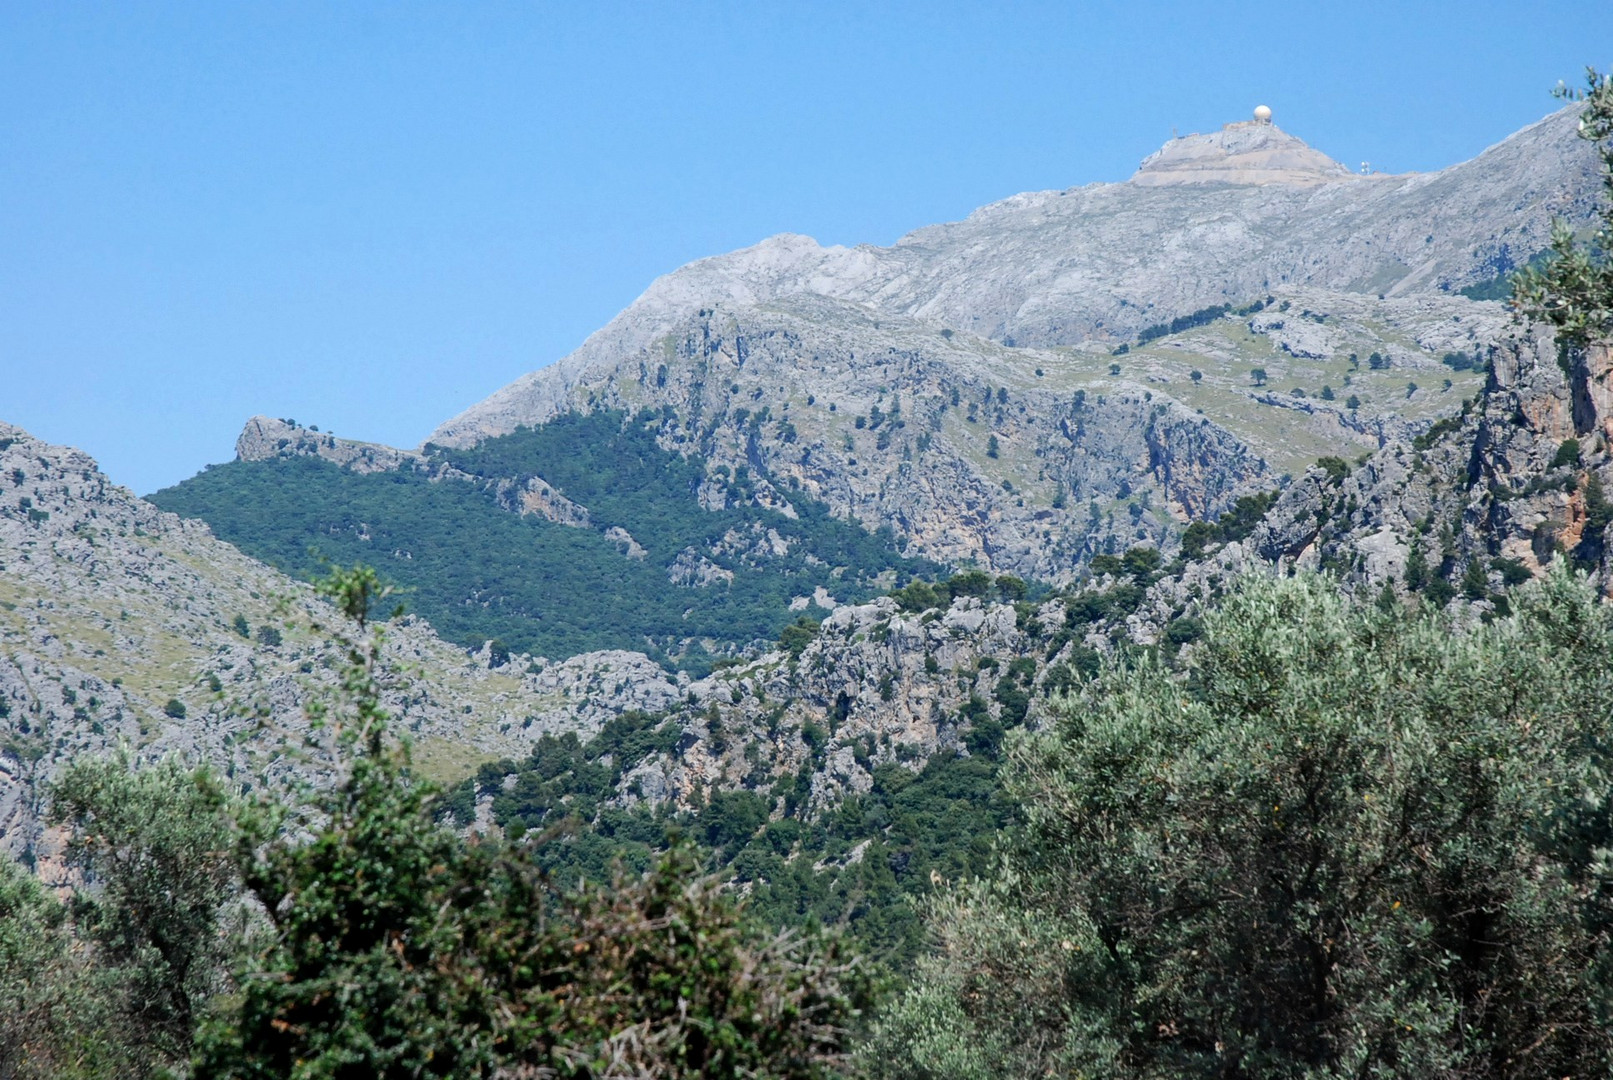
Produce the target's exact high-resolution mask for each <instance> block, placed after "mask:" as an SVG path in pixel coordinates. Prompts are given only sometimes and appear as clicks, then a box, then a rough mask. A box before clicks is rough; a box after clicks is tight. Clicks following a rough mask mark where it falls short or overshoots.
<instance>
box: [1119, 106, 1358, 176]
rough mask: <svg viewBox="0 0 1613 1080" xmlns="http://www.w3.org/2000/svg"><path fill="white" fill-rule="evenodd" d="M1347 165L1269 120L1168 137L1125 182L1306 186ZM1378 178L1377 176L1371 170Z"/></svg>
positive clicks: (1346, 172) (1343, 172) (1341, 172)
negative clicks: (1212, 131) (1201, 133)
mask: <svg viewBox="0 0 1613 1080" xmlns="http://www.w3.org/2000/svg"><path fill="white" fill-rule="evenodd" d="M1352 175H1353V174H1352V173H1351V172H1350V170H1349V169H1347V168H1345V167H1344V166H1343V165H1340V164H1339V163H1338V162H1336V161H1334V160H1333V159H1332V158H1330V157H1328V156H1327V155H1326V154H1324V153H1322V152H1321V151H1319V150H1314V149H1312V148H1311V147H1309V146H1306V145H1305V142H1304V140H1302V139H1300V138H1298V137H1296V136H1293V135H1290V134H1288V133H1287V132H1286V131H1283V130H1282V129H1280V128H1278V127H1277V126H1276V125H1275V124H1273V123H1272V122H1271V121H1270V120H1269V119H1264V120H1263V119H1259V118H1257V119H1254V120H1245V121H1243V122H1242V123H1237V124H1228V125H1226V126H1225V127H1223V128H1222V129H1221V130H1220V131H1217V132H1214V133H1212V134H1209V135H1199V134H1196V133H1195V134H1192V135H1187V136H1183V137H1182V138H1178V139H1172V140H1171V141H1170V142H1168V143H1166V144H1165V145H1164V146H1163V147H1161V148H1160V149H1159V150H1158V151H1157V152H1156V153H1153V154H1150V155H1149V156H1148V157H1146V158H1144V159H1143V163H1142V165H1140V166H1139V167H1138V169H1137V173H1136V175H1135V176H1133V177H1132V178H1131V183H1133V184H1136V185H1139V186H1141V187H1166V186H1169V185H1172V184H1240V185H1243V184H1287V185H1292V186H1299V187H1308V186H1311V185H1315V184H1328V183H1338V182H1340V181H1343V180H1346V179H1349V178H1351V177H1352ZM1371 175H1373V176H1374V178H1378V177H1377V174H1371Z"/></svg>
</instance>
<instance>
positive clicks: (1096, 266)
mask: <svg viewBox="0 0 1613 1080" xmlns="http://www.w3.org/2000/svg"><path fill="white" fill-rule="evenodd" d="M1574 130H1575V114H1574V111H1573V110H1572V109H1569V110H1564V111H1562V112H1559V113H1557V114H1554V115H1552V116H1550V117H1547V118H1546V119H1545V120H1542V121H1540V122H1539V123H1537V124H1534V125H1532V126H1530V127H1528V128H1526V129H1524V130H1523V131H1520V132H1519V133H1517V134H1516V135H1514V136H1513V137H1511V138H1510V139H1507V140H1506V141H1504V142H1503V143H1501V144H1499V145H1497V146H1495V147H1492V148H1490V149H1489V150H1487V151H1485V152H1484V153H1483V154H1481V155H1479V156H1478V157H1477V158H1475V159H1474V160H1472V161H1469V162H1466V163H1463V164H1461V165H1456V166H1453V167H1451V168H1449V169H1445V170H1443V171H1441V172H1438V173H1433V174H1427V175H1408V176H1381V175H1376V174H1372V175H1359V174H1356V173H1353V172H1352V171H1350V170H1348V169H1344V168H1342V167H1341V166H1339V165H1337V163H1334V162H1331V161H1329V160H1328V159H1327V158H1326V157H1325V156H1324V155H1321V154H1319V153H1318V152H1316V151H1314V150H1312V149H1311V148H1309V147H1307V146H1305V144H1304V143H1303V142H1301V141H1300V140H1298V139H1297V138H1295V137H1293V136H1292V135H1288V134H1286V133H1284V132H1282V131H1281V130H1280V129H1278V128H1276V127H1275V126H1273V125H1270V124H1261V123H1246V124H1234V125H1229V126H1228V127H1227V128H1226V129H1224V130H1223V131H1221V132H1218V133H1214V134H1212V135H1192V136H1187V137H1185V138H1183V139H1179V140H1175V141H1173V142H1172V143H1170V144H1168V145H1167V146H1166V147H1165V148H1164V149H1163V150H1161V151H1160V152H1159V153H1158V154H1156V155H1154V156H1153V157H1151V158H1149V159H1148V160H1147V161H1146V162H1144V163H1143V167H1142V168H1141V169H1140V170H1139V172H1138V174H1137V176H1136V177H1134V178H1133V179H1132V180H1131V181H1129V182H1127V183H1123V184H1107V185H1104V184H1100V185H1091V186H1088V187H1085V188H1079V189H1071V190H1068V191H1064V192H1043V193H1036V194H1027V195H1020V196H1016V197H1014V198H1012V199H1008V200H1005V201H1004V202H1001V203H998V204H994V205H992V206H988V207H985V208H982V209H981V210H979V211H977V212H976V213H975V214H973V215H971V216H970V217H969V218H968V219H967V220H966V221H963V222H956V223H952V224H947V225H938V226H934V227H931V228H927V229H921V230H919V231H918V232H915V233H913V234H911V235H910V236H907V237H904V238H903V239H902V240H900V241H898V242H897V243H896V244H895V245H893V246H892V247H890V248H875V247H871V246H862V247H858V248H855V249H843V248H827V249H826V248H821V247H819V246H818V245H817V244H815V243H813V242H812V241H810V240H808V239H806V238H803V237H793V236H783V237H775V238H773V239H771V240H768V241H765V242H763V243H762V244H760V245H757V246H756V247H754V248H749V249H746V250H744V251H739V252H735V253H732V254H730V255H724V256H718V257H716V258H712V259H705V260H701V261H699V262H696V263H692V264H690V265H689V266H686V267H683V268H682V269H680V270H677V271H675V272H673V273H672V274H669V275H667V276H666V277H664V278H662V279H660V280H658V281H657V282H655V283H654V284H653V285H652V286H651V287H650V288H649V290H647V291H646V292H645V294H644V295H643V296H642V297H640V298H639V299H638V300H637V301H635V303H634V304H633V305H631V306H630V307H629V308H628V309H627V310H625V311H624V312H622V313H621V314H620V315H619V316H617V318H615V319H614V320H612V322H611V323H610V324H609V325H607V326H606V327H604V328H603V329H601V330H600V331H599V332H598V333H596V334H595V335H593V336H592V337H590V338H589V339H588V341H587V342H585V343H584V344H583V346H582V347H581V348H579V349H578V350H577V351H576V352H575V353H573V354H572V355H571V356H568V357H566V358H565V359H564V360H562V361H560V362H559V363H557V364H555V365H553V366H551V367H549V368H546V369H543V370H541V371H538V372H535V373H533V374H531V375H527V376H524V377H522V378H521V379H518V380H517V381H516V382H514V383H512V384H511V385H510V386H508V387H506V388H505V389H503V390H501V391H499V392H498V393H497V394H495V395H493V396H492V397H491V398H489V399H488V400H486V401H484V402H482V403H480V404H479V405H476V406H474V407H473V408H471V409H469V410H467V411H466V412H465V413H463V414H461V415H460V416H458V417H455V418H453V419H452V420H449V421H448V422H446V423H445V424H443V425H442V426H441V427H440V428H439V429H438V430H437V432H436V433H435V434H434V435H433V436H432V441H433V442H435V443H437V444H442V445H456V446H457V445H470V444H474V443H476V442H477V441H479V440H482V439H486V438H488V437H490V436H494V435H497V434H500V433H503V432H508V431H511V430H513V429H514V428H516V427H517V426H519V425H523V424H524V425H534V424H542V423H545V422H547V421H549V420H551V419H553V418H554V417H556V416H560V415H563V414H565V413H568V412H571V411H573V410H589V409H594V408H600V407H611V408H628V409H637V408H649V409H652V410H656V411H664V410H670V411H671V414H672V417H673V419H674V420H675V423H674V425H673V428H674V429H673V430H672V431H671V432H670V433H669V435H668V437H667V442H666V445H668V446H669V447H677V448H679V449H680V450H682V451H684V452H689V451H698V452H699V453H701V454H702V455H704V456H705V457H706V458H707V459H708V460H710V461H711V462H713V463H714V464H721V465H724V466H726V467H729V468H732V467H736V466H738V465H740V464H747V465H748V466H749V467H750V468H751V469H753V470H754V472H756V473H757V474H758V476H759V477H760V478H761V479H762V480H763V481H766V482H767V483H764V484H763V485H761V486H763V487H766V486H767V485H768V484H771V486H772V487H774V488H776V489H782V488H784V487H786V486H788V485H798V486H799V489H800V490H802V491H805V492H807V493H809V494H811V495H812V496H813V497H815V498H819V499H822V500H823V501H825V502H826V503H828V504H829V505H830V506H831V508H832V509H833V511H834V512H835V513H836V514H839V515H844V516H847V517H855V518H857V519H858V520H861V521H864V522H868V523H880V524H887V525H890V526H891V527H892V528H893V529H894V530H895V531H896V532H897V533H898V534H899V535H901V536H903V537H906V538H908V539H910V540H911V541H912V547H911V549H910V550H912V551H913V552H914V553H917V554H923V555H926V556H928V557H931V558H935V559H939V560H942V561H947V562H951V563H954V564H957V563H961V562H964V561H974V562H977V563H978V564H980V565H983V566H987V567H991V568H993V569H997V570H1007V571H1011V572H1014V573H1019V574H1024V575H1033V576H1037V577H1041V578H1046V579H1049V580H1054V581H1067V580H1070V579H1071V578H1072V577H1073V576H1074V575H1076V574H1077V573H1078V572H1079V569H1080V567H1081V566H1082V565H1083V564H1084V562H1085V561H1086V559H1088V558H1090V556H1091V555H1092V554H1094V553H1096V552H1098V551H1103V550H1115V549H1123V548H1125V547H1126V546H1129V545H1130V544H1132V543H1135V542H1137V541H1139V540H1146V541H1149V542H1152V543H1156V544H1160V543H1162V544H1166V545H1169V544H1170V543H1171V542H1172V541H1171V539H1170V537H1171V536H1172V535H1173V533H1174V532H1175V531H1177V530H1178V529H1179V528H1180V527H1181V525H1182V524H1183V523H1184V522H1186V521H1189V520H1194V519H1201V518H1203V517H1205V516H1213V515H1214V514H1216V513H1219V512H1221V511H1224V510H1225V509H1227V508H1228V506H1230V504H1231V502H1232V501H1233V499H1234V498H1235V497H1236V496H1238V495H1240V494H1244V493H1247V492H1249V491H1251V490H1254V489H1256V488H1259V487H1263V486H1270V485H1271V484H1273V483H1275V482H1276V480H1277V478H1278V477H1279V476H1280V475H1282V474H1284V473H1291V472H1298V471H1301V470H1302V469H1303V468H1304V467H1305V466H1307V465H1308V464H1309V463H1310V462H1312V461H1315V460H1316V459H1317V458H1318V457H1322V456H1328V455H1335V456H1349V457H1353V456H1356V455H1357V454H1359V453H1360V452H1361V451H1362V450H1370V449H1375V448H1377V447H1378V446H1381V445H1383V444H1384V443H1385V442H1388V441H1391V440H1394V439H1400V438H1404V437H1409V436H1411V435H1415V434H1416V433H1417V432H1418V431H1420V430H1421V429H1422V428H1423V427H1424V426H1426V425H1427V423H1428V422H1430V421H1431V420H1432V419H1434V418H1437V417H1438V416H1440V415H1443V414H1444V413H1447V412H1449V411H1450V410H1451V409H1453V408H1454V407H1455V405H1456V403H1457V402H1458V401H1460V400H1461V398H1462V396H1463V395H1464V394H1465V393H1468V392H1471V390H1473V389H1475V388H1476V382H1477V378H1478V377H1477V376H1476V375H1474V374H1471V373H1469V372H1465V371H1458V372H1455V373H1453V372H1451V371H1448V370H1446V369H1444V368H1442V367H1441V366H1440V360H1441V358H1442V357H1444V356H1445V355H1447V354H1449V353H1452V352H1456V353H1464V354H1471V353H1474V352H1477V351H1479V350H1481V349H1482V348H1483V347H1485V346H1486V344H1487V343H1488V342H1489V341H1490V340H1492V339H1493V337H1494V335H1495V333H1496V332H1498V330H1499V328H1500V326H1501V325H1502V323H1503V318H1504V316H1503V314H1502V312H1501V310H1500V308H1499V306H1498V305H1495V304H1484V303H1477V302H1474V301H1470V300H1468V299H1466V298H1465V297H1463V296H1461V295H1459V292H1458V290H1460V288H1462V287H1463V286H1466V285H1469V284H1472V283H1474V282H1476V281H1479V280H1481V279H1488V278H1491V277H1493V276H1495V275H1496V274H1498V273H1503V272H1505V271H1507V270H1510V269H1511V268H1513V267H1514V266H1516V265H1518V264H1520V263H1521V262H1522V261H1524V260H1525V259H1526V258H1528V257H1529V256H1530V255H1532V254H1534V253H1535V252H1537V251H1539V250H1540V249H1541V248H1543V247H1544V246H1545V244H1546V242H1547V236H1548V232H1549V226H1550V222H1551V220H1552V219H1553V217H1554V216H1559V215H1560V216H1562V217H1563V218H1564V219H1565V220H1567V221H1569V222H1570V223H1574V224H1578V223H1583V222H1584V221H1586V220H1588V218H1589V216H1590V214H1591V208H1592V206H1593V205H1594V186H1595V184H1594V179H1595V166H1594V157H1593V156H1592V155H1591V153H1590V152H1589V149H1588V148H1587V147H1586V146H1585V145H1584V144H1583V142H1582V140H1579V139H1577V138H1576V137H1575V133H1574ZM1268 301H1269V302H1270V304H1269V306H1264V307H1263V309H1262V310H1255V309H1258V308H1262V306H1263V305H1266V304H1267V302H1268ZM1173 320H1174V324H1173ZM1173 329H1174V330H1175V331H1176V332H1174V333H1173V332H1171V331H1172V330H1173ZM1369 357H1370V358H1372V359H1373V360H1374V363H1373V364H1372V365H1371V366H1370V367H1369V366H1368V365H1367V363H1366V361H1367V359H1368V358H1369ZM1380 359H1381V361H1382V363H1381V364H1380V363H1379V362H1378V361H1379V360H1380ZM1447 380H1450V381H1449V382H1447ZM988 395H990V396H992V397H993V400H992V401H990V402H988V401H987V400H986V398H987V397H988ZM898 410H899V411H898ZM892 415H895V416H896V417H897V420H898V422H899V424H900V425H901V426H900V427H898V428H897V429H896V430H895V431H894V432H893V431H892V429H891V427H890V426H884V427H881V426H880V425H879V424H878V423H877V422H876V421H878V420H879V419H880V418H881V417H886V416H892ZM758 416H762V417H765V418H766V422H758V420H757V417H758ZM773 494H774V497H776V498H777V499H779V500H782V501H787V499H788V495H787V492H785V491H784V490H778V491H776V492H775V493H773Z"/></svg>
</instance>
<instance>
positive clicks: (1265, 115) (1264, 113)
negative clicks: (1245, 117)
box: [1255, 105, 1271, 124]
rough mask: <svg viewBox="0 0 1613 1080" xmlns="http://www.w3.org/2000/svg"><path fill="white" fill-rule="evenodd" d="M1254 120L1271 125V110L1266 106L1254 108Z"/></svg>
mask: <svg viewBox="0 0 1613 1080" xmlns="http://www.w3.org/2000/svg"><path fill="white" fill-rule="evenodd" d="M1255 119H1256V120H1258V121H1259V122H1260V123H1262V124H1269V123H1271V108H1270V107H1269V106H1266V105H1256V106H1255Z"/></svg>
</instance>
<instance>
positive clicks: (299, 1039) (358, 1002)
mask: <svg viewBox="0 0 1613 1080" xmlns="http://www.w3.org/2000/svg"><path fill="white" fill-rule="evenodd" d="M325 587H326V590H327V591H328V592H329V593H330V594H331V596H332V598H333V599H334V600H335V601H336V605H337V607H338V608H339V609H340V610H341V611H343V612H344V613H345V614H346V615H348V616H350V617H351V618H352V620H353V624H352V625H353V626H355V627H356V628H357V629H356V631H344V630H341V629H329V628H327V632H330V633H333V634H336V635H337V636H339V637H340V638H341V639H342V640H343V641H344V642H345V644H346V646H347V649H348V664H347V667H346V669H345V670H344V672H343V680H342V686H343V689H342V692H341V693H340V694H339V695H337V696H336V697H335V698H334V699H333V700H330V701H325V702H321V703H318V704H316V705H315V706H314V707H313V708H311V710H310V714H311V719H312V720H313V722H314V732H313V736H312V742H313V743H314V745H315V746H316V747H317V748H318V749H319V750H320V752H321V754H322V755H323V757H324V760H326V762H327V764H328V766H329V767H330V768H331V769H332V770H333V771H334V777H333V779H334V783H333V784H332V785H331V786H328V787H326V788H325V789H324V790H323V792H322V793H320V794H318V795H316V796H314V797H313V798H312V800H311V801H310V802H309V803H307V804H306V805H303V806H299V807H294V808H289V809H288V808H286V807H284V806H282V805H279V804H277V803H275V802H273V801H270V800H268V799H261V800H257V801H243V800H239V799H233V798H231V797H229V796H228V795H227V794H226V793H225V791H224V790H223V789H222V788H221V787H220V786H219V784H218V783H217V782H216V780H215V779H214V778H213V777H211V776H210V775H209V774H207V773H205V772H200V773H192V772H189V771H187V770H185V769H184V768H182V767H181V766H180V765H179V764H178V763H177V762H174V761H167V762H163V763H160V764H157V765H154V766H147V767H144V768H136V767H135V766H136V763H135V762H134V761H132V760H131V759H129V758H128V757H126V756H125V757H119V758H115V759H112V760H109V761H90V762H85V763H82V764H79V765H75V766H74V767H73V768H72V769H70V770H69V771H68V772H67V773H66V774H65V776H64V777H63V778H62V780H61V781H60V783H59V784H58V785H57V786H56V788H55V791H54V798H55V807H56V813H57V814H58V816H59V819H60V820H62V821H63V822H64V823H67V824H69V825H70V826H71V827H72V829H73V835H74V839H73V841H72V844H71V846H70V848H69V850H68V861H69V864H70V866H71V867H73V868H74V869H75V870H76V871H77V872H78V873H80V874H82V875H83V877H84V884H85V886H87V887H86V888H81V889H79V890H78V892H77V894H76V896H75V899H74V901H73V902H72V903H71V904H70V905H68V904H63V903H62V902H61V901H59V900H57V899H56V898H55V897H53V896H51V895H50V894H49V893H47V892H46V891H45V890H44V889H43V888H42V887H41V886H40V885H39V883H38V881H37V880H36V879H34V878H32V877H31V876H29V875H27V874H26V873H25V872H24V871H23V870H22V869H21V868H20V867H17V866H14V865H12V864H10V863H6V864H4V865H3V866H0V1076H8V1077H9V1076H25V1077H111V1076H116V1077H144V1076H161V1075H169V1074H170V1070H175V1069H178V1070H180V1071H182V1072H183V1071H185V1070H186V1069H187V1068H188V1070H189V1075H191V1076H194V1077H197V1078H223V1077H230V1078H248V1077H264V1078H266V1077H276V1078H284V1077H296V1078H302V1080H315V1078H326V1077H397V1078H403V1077H411V1078H416V1077H433V1076H439V1077H475V1076H495V1075H497V1076H551V1077H574V1078H579V1080H580V1078H605V1077H641V1076H658V1077H685V1076H687V1077H694V1076H698V1077H702V1078H708V1077H709V1078H726V1077H780V1078H803V1080H805V1078H812V1077H820V1076H827V1075H831V1074H832V1073H834V1072H835V1071H837V1070H838V1068H839V1067H840V1066H841V1065H842V1064H843V1063H844V1061H845V1059H846V1054H847V1052H848V1049H849V1047H850V1043H851V1039H852V1035H853V1030H854V1027H855V1026H856V1024H857V1021H858V1016H859V1015H860V1013H861V1011H862V1010H863V1009H864V1008H865V1007H866V1005H867V1004H868V998H869V982H868V979H867V978H866V977H865V976H864V975H863V973H862V970H861V968H860V967H859V966H858V965H856V964H855V963H853V962H851V960H849V959H848V958H846V957H845V956H843V955H842V949H841V947H840V946H839V945H838V944H837V943H836V942H835V941H833V940H831V939H828V938H825V937H823V936H821V935H816V934H806V935H802V934H785V933H778V932H774V931H771V930H767V929H764V928H762V927H761V926H760V925H759V924H758V923H757V922H756V921H755V920H754V918H753V916H752V915H751V914H750V913H748V912H747V911H745V910H744V908H743V907H741V906H740V905H739V904H737V903H736V901H735V898H734V896H733V895H732V894H731V893H730V892H728V891H726V890H724V889H722V888H721V887H720V886H719V884H718V883H717V882H716V881H714V880H713V879H711V878H710V877H708V876H706V875H704V874H702V873H700V872H699V867H698V866H697V864H696V863H695V861H694V860H693V859H692V857H691V856H690V855H689V854H688V852H687V851H686V850H684V849H682V848H673V849H672V850H670V851H668V852H666V853H664V854H663V855H662V856H660V857H659V858H657V859H656V860H655V861H654V863H653V865H651V866H650V867H649V868H648V869H647V870H646V871H644V872H642V873H632V872H629V871H626V870H620V871H618V872H617V873H616V874H615V875H614V878H613V879H612V880H611V881H610V882H609V884H608V885H599V884H586V883H584V884H581V885H577V884H570V883H567V882H564V881H559V880H556V879H555V878H553V877H551V876H550V875H549V874H548V873H547V872H546V871H545V870H544V868H543V865H542V862H543V860H542V858H541V853H542V851H543V848H544V844H545V842H546V838H545V837H543V836H540V835H537V834H533V835H531V836H529V837H527V838H526V839H525V841H524V842H516V843H511V842H507V841H505V840H503V839H499V838H477V837H471V838H469V839H467V838H465V837H464V836H462V835H460V834H459V833H456V832H454V831H452V830H451V829H449V828H447V827H445V826H444V825H442V824H441V823H440V821H439V819H440V818H441V817H442V808H441V806H440V802H439V796H438V793H437V792H436V791H435V789H433V788H431V787H430V786H429V785H426V784H423V783H419V782H417V781H416V780H414V778H413V777H412V776H411V775H410V773H409V771H408V754H407V747H405V746H400V745H398V744H396V743H394V742H393V741H392V740H391V738H390V736H389V734H388V731H389V726H388V723H389V717H388V716H387V715H386V714H385V712H384V711H383V710H382V709H381V707H380V704H379V694H380V688H381V683H382V680H383V679H384V678H386V677H387V676H386V675H385V674H384V673H383V672H382V671H381V670H380V669H379V667H378V661H379V657H380V643H381V636H382V634H381V630H380V628H378V627H377V626H375V625H374V624H373V623H371V621H370V619H369V612H370V611H371V609H372V608H373V607H375V606H376V605H377V604H379V603H380V602H381V601H382V600H384V599H385V596H386V590H385V589H384V588H382V587H381V585H380V583H379V581H378V580H377V578H376V576H375V574H374V573H373V571H368V570H357V571H352V572H345V573H338V574H336V575H334V576H333V577H332V578H331V579H330V580H329V581H328V582H327V583H326V586H325Z"/></svg>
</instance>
